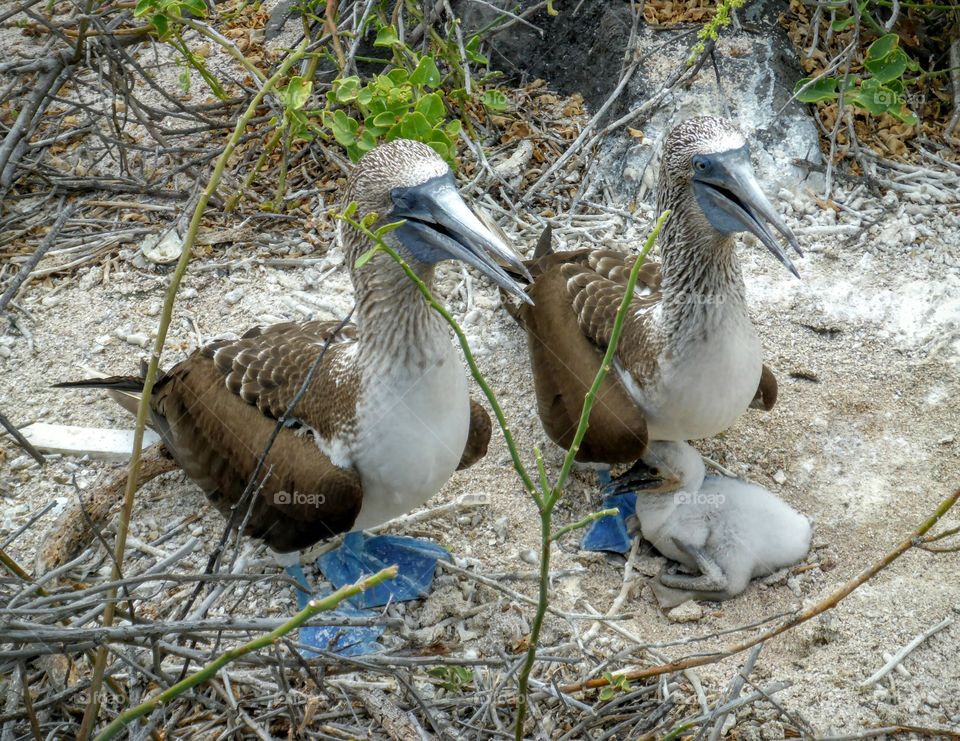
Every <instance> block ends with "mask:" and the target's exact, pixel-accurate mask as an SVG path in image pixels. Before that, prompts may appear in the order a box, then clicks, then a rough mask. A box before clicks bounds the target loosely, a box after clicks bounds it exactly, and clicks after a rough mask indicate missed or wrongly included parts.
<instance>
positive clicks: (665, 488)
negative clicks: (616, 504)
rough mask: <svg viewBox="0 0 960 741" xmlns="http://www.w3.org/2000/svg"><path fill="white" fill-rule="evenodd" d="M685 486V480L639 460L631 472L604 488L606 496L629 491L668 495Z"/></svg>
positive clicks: (667, 470)
mask: <svg viewBox="0 0 960 741" xmlns="http://www.w3.org/2000/svg"><path fill="white" fill-rule="evenodd" d="M682 485H683V480H682V479H681V478H680V477H679V476H677V475H676V474H674V473H673V472H672V471H670V470H669V469H666V468H653V467H652V466H650V465H648V464H647V463H644V462H643V460H638V461H637V462H636V463H634V464H633V466H631V467H630V469H629V470H627V471H624V472H623V473H622V474H620V475H619V476H617V477H616V478H615V479H613V480H612V481H611V482H610V483H609V484H607V485H606V486H604V487H603V489H602V490H601V492H602V493H603V495H604V496H610V495H612V494H623V493H625V492H628V491H634V492H641V491H642V492H644V493H646V494H666V493H670V492H674V491H676V490H677V489H679V488H680V487H681V486H682Z"/></svg>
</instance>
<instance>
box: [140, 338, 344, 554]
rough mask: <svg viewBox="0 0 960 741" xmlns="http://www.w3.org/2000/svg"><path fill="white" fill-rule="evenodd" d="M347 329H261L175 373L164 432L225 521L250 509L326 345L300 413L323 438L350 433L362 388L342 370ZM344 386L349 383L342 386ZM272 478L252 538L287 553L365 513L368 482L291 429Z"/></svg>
mask: <svg viewBox="0 0 960 741" xmlns="http://www.w3.org/2000/svg"><path fill="white" fill-rule="evenodd" d="M338 324H339V323H337V322H305V323H303V324H295V323H285V324H277V325H273V326H271V327H267V328H254V329H253V330H250V331H249V332H247V333H246V334H244V335H243V337H241V338H240V339H238V340H223V341H218V342H214V343H211V344H210V345H208V346H207V347H205V348H203V349H202V350H200V351H198V352H196V353H194V354H193V355H192V356H191V357H189V358H187V360H185V361H184V362H182V363H180V364H179V365H177V366H175V367H174V368H173V369H172V370H170V372H168V373H167V374H166V375H165V376H164V378H163V380H162V381H161V382H160V383H159V384H158V385H157V388H156V389H155V391H154V395H153V399H152V401H151V407H152V412H153V418H154V423H155V426H156V427H157V428H158V430H159V431H160V433H161V435H162V436H163V439H164V442H165V444H166V445H167V447H168V448H169V449H170V451H171V453H172V454H173V456H174V458H175V459H176V460H177V463H178V464H179V465H180V466H181V467H182V468H183V470H184V471H185V472H186V473H187V475H188V476H189V477H190V478H191V479H193V480H194V481H196V482H197V484H199V485H200V487H201V488H203V490H204V491H205V492H206V493H207V496H208V497H209V499H210V500H211V502H212V503H213V504H214V506H216V507H217V509H219V510H220V512H221V513H222V514H223V515H224V516H225V517H230V515H231V513H232V509H233V507H234V505H235V504H236V503H237V502H238V501H239V500H240V498H241V496H242V494H243V492H244V490H245V489H246V486H247V482H248V480H249V479H250V477H251V476H252V474H253V472H254V470H255V468H256V464H257V461H258V460H259V458H260V456H261V455H262V454H263V451H264V449H265V448H266V445H267V441H268V440H269V438H270V436H271V435H272V434H273V431H274V428H275V427H276V420H277V419H278V418H279V417H280V416H281V415H282V414H283V413H284V412H285V411H286V410H287V408H288V407H289V405H290V402H291V401H292V399H293V398H294V397H295V395H296V393H297V392H298V391H299V389H300V386H301V384H302V383H303V380H304V379H305V378H306V374H307V372H308V371H309V369H310V366H311V365H312V364H313V362H314V360H315V359H316V358H317V355H318V354H319V353H320V352H321V351H322V350H323V346H324V342H325V341H326V340H327V339H328V338H329V339H330V343H329V347H328V348H327V351H326V354H325V355H324V358H323V360H322V361H321V363H320V366H319V367H318V369H317V372H316V374H315V376H314V379H313V382H312V385H311V387H310V390H309V393H307V394H306V395H305V396H304V397H303V399H302V400H301V402H300V404H299V405H298V406H297V408H296V410H295V412H294V414H295V416H296V418H297V420H299V421H302V422H303V423H304V424H306V425H308V426H309V427H311V428H313V429H314V430H316V431H317V433H318V434H319V435H321V436H322V437H323V438H325V439H327V440H329V439H330V438H332V437H334V436H337V435H343V434H349V432H350V430H349V427H350V424H351V423H352V413H353V409H354V402H355V399H353V397H352V396H351V397H349V398H348V395H349V394H352V393H353V392H354V391H353V390H354V389H355V384H353V383H351V382H350V381H351V378H350V377H349V366H348V365H346V364H343V365H338V362H337V360H338V356H339V354H340V353H342V352H344V351H345V350H346V349H347V348H348V346H349V345H348V341H349V340H350V339H352V337H353V335H354V330H353V328H352V327H349V326H348V327H347V328H345V329H344V330H343V331H341V332H339V333H337V334H336V335H333V332H334V330H335V329H336V328H337V326H338ZM338 381H339V382H338ZM264 475H265V476H267V478H266V481H265V482H264V483H263V485H262V487H261V488H260V490H259V492H258V493H257V495H256V498H255V500H254V502H253V505H252V509H251V510H250V518H249V522H248V526H247V529H246V533H247V534H248V535H251V536H253V537H258V538H262V539H264V540H265V541H266V542H267V544H268V545H270V546H271V547H272V548H274V549H275V550H278V551H292V550H297V549H300V548H305V547H307V546H309V545H312V544H313V543H316V542H317V541H318V540H321V539H323V538H327V537H330V536H331V535H335V534H337V533H341V532H345V531H347V530H349V529H350V527H351V526H352V525H353V522H354V520H355V519H356V517H357V515H358V514H359V512H360V506H361V501H362V491H361V485H360V477H359V475H358V474H357V472H356V471H355V470H354V469H353V468H352V467H346V468H343V467H340V466H337V465H335V464H334V463H333V462H332V461H331V460H330V458H329V457H327V456H326V455H325V454H324V453H323V452H321V450H320V449H319V448H318V447H317V443H316V441H315V439H314V437H313V433H311V432H309V431H307V430H304V429H295V428H294V427H287V428H284V429H282V430H281V431H280V433H279V435H278V436H277V438H276V440H275V442H274V444H273V446H272V447H271V449H270V453H269V454H268V456H267V458H266V459H265V466H264V467H263V468H262V471H261V476H264Z"/></svg>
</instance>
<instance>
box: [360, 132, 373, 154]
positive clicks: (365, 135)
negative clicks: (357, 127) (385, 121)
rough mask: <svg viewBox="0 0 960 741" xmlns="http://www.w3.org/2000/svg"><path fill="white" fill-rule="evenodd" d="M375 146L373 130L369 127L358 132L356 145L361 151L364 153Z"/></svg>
mask: <svg viewBox="0 0 960 741" xmlns="http://www.w3.org/2000/svg"><path fill="white" fill-rule="evenodd" d="M376 146H377V137H376V134H374V132H372V131H370V129H364V130H363V131H361V132H360V137H359V138H358V139H357V147H358V148H359V149H360V151H361V152H363V153H364V154H366V153H367V152H369V151H370V150H371V149H373V148H374V147H376Z"/></svg>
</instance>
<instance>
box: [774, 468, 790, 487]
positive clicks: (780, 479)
mask: <svg viewBox="0 0 960 741" xmlns="http://www.w3.org/2000/svg"><path fill="white" fill-rule="evenodd" d="M773 480H774V481H775V482H776V483H778V484H781V485H782V484H783V483H784V482H785V481H786V480H787V474H785V473H784V472H783V469H780V468H778V469H777V472H776V473H775V474H773Z"/></svg>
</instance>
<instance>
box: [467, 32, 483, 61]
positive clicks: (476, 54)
mask: <svg viewBox="0 0 960 741" xmlns="http://www.w3.org/2000/svg"><path fill="white" fill-rule="evenodd" d="M463 50H464V51H465V52H466V53H467V59H469V60H470V61H471V62H474V63H475V64H489V63H490V60H489V59H487V57H485V56H484V55H483V54H481V53H480V36H479V34H476V35H474V36H471V37H470V40H469V41H468V42H467V45H466V46H465V47H464V48H463Z"/></svg>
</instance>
